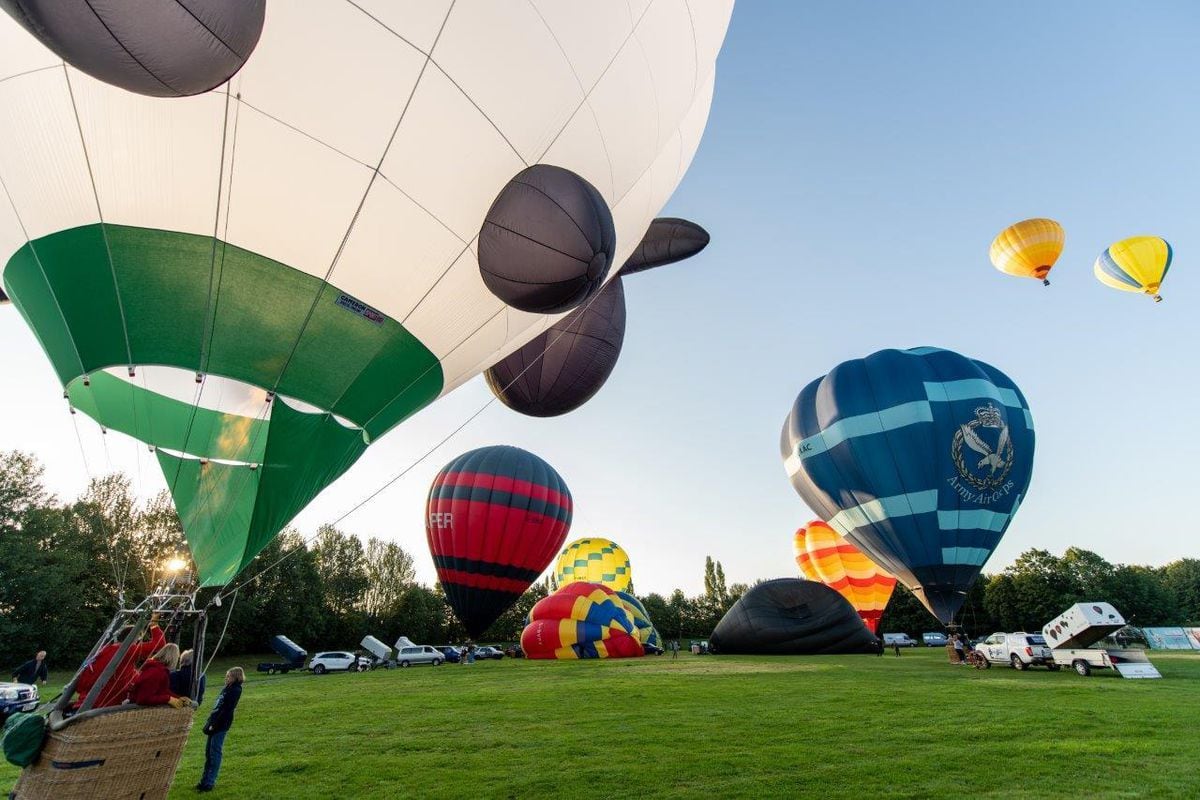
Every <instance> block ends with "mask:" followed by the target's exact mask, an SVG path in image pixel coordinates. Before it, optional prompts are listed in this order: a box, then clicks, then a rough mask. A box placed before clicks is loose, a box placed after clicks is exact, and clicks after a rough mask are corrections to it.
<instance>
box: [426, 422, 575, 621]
mask: <svg viewBox="0 0 1200 800" xmlns="http://www.w3.org/2000/svg"><path fill="white" fill-rule="evenodd" d="M571 514H572V502H571V492H570V490H569V489H567V485H566V483H565V482H564V481H563V479H562V478H561V477H560V476H559V474H558V473H557V472H555V471H554V468H553V467H551V466H550V465H549V464H547V463H546V462H545V461H543V460H542V459H540V458H538V457H537V456H535V455H534V454H533V453H530V452H527V451H525V450H522V449H520V448H519V447H511V446H508V445H496V446H493V447H483V448H480V449H478V450H472V451H470V452H467V453H463V454H462V455H461V456H459V457H458V458H456V459H454V460H453V461H451V462H450V463H449V464H447V465H446V466H445V467H443V468H442V470H441V472H439V473H438V475H437V477H436V478H434V481H433V485H432V486H431V487H430V489H429V499H428V502H427V503H426V516H425V533H426V537H427V539H428V540H429V552H430V554H431V555H432V556H433V563H434V566H435V567H436V568H437V574H438V580H439V581H440V582H441V584H442V588H443V589H444V590H445V592H446V599H447V601H448V602H449V603H450V607H451V608H452V609H454V614H455V616H457V617H458V619H459V621H460V622H462V623H463V625H464V626H465V627H466V629H467V633H469V634H470V635H471V636H472V637H476V638H477V637H478V636H480V635H481V634H482V633H483V632H484V631H486V630H487V629H488V627H489V626H490V625H491V624H492V623H493V622H495V621H496V620H497V619H498V618H499V617H500V615H501V614H503V613H504V612H505V611H507V610H508V608H509V607H510V606H511V605H512V604H513V603H514V602H516V600H517V598H519V597H520V596H521V594H522V593H524V591H525V590H526V589H528V588H529V586H530V584H532V583H533V582H534V581H535V580H537V578H538V576H539V575H541V574H542V571H543V570H545V569H546V567H547V566H548V565H549V564H550V561H551V559H553V558H554V554H555V552H557V551H558V548H559V547H561V546H562V543H563V540H564V539H566V537H567V531H568V530H570V527H571Z"/></svg>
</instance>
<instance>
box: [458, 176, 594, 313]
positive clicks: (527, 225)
mask: <svg viewBox="0 0 1200 800" xmlns="http://www.w3.org/2000/svg"><path fill="white" fill-rule="evenodd" d="M616 248H617V234H616V229H615V228H614V226H613V218H612V212H611V211H610V210H609V208H608V204H607V203H605V202H604V198H603V197H602V196H601V195H600V192H598V191H597V190H596V187H594V186H592V185H591V184H590V183H588V182H587V181H585V180H584V179H583V178H581V177H579V176H578V175H576V174H575V173H574V172H571V171H570V170H569V169H563V168H562V167H555V166H551V165H550V164H534V165H533V166H532V167H526V168H525V169H523V170H521V171H520V172H519V173H517V175H516V177H514V178H513V179H512V180H510V181H509V182H508V183H507V184H506V185H505V186H504V188H503V189H502V190H501V191H500V194H498V195H497V196H496V199H495V200H494V201H493V202H492V206H491V208H489V209H488V213H487V217H485V218H484V221H483V226H482V227H481V228H480V229H479V274H480V277H481V278H483V282H484V284H485V285H486V286H487V287H488V289H489V290H490V291H491V293H492V294H494V295H495V296H496V297H498V298H500V299H501V300H503V301H504V302H505V303H507V304H508V305H510V306H512V307H513V308H517V309H520V310H521V311H529V312H533V313H536V314H557V313H561V312H563V311H570V310H571V309H573V308H576V307H577V306H579V305H580V304H581V303H583V302H584V301H585V300H587V299H588V298H589V297H591V296H592V295H593V294H594V293H595V292H597V291H598V290H599V289H600V287H601V286H602V285H603V284H604V277H605V276H606V275H608V270H609V267H610V266H611V265H612V260H613V254H614V252H615V251H616Z"/></svg>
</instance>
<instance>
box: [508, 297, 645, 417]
mask: <svg viewBox="0 0 1200 800" xmlns="http://www.w3.org/2000/svg"><path fill="white" fill-rule="evenodd" d="M624 341H625V286H624V283H623V281H622V280H621V279H620V278H617V279H615V280H613V281H612V282H611V283H609V284H608V285H607V286H605V287H604V289H603V290H602V291H601V292H600V294H599V296H597V297H595V298H594V299H592V300H591V301H590V302H589V303H588V304H587V305H586V306H584V307H583V308H579V309H576V310H575V311H573V312H571V313H570V314H568V315H567V316H565V317H563V318H562V319H560V320H559V321H558V322H556V323H554V324H553V325H551V326H550V328H549V329H548V330H547V331H546V332H545V333H543V334H540V335H539V336H538V337H537V338H535V339H533V340H532V341H531V342H529V344H527V345H525V346H524V347H522V348H521V349H520V350H517V351H516V352H515V353H512V354H510V355H509V356H508V357H507V358H505V359H504V360H502V361H499V362H497V363H496V364H495V365H493V366H492V367H491V368H490V369H488V371H487V372H485V373H484V377H485V378H486V379H487V384H488V388H489V389H491V390H492V394H494V395H495V396H496V397H497V398H498V399H499V400H500V402H502V403H504V405H506V406H508V407H509V408H511V409H513V410H514V411H517V412H520V413H522V414H525V415H527V416H531V417H556V416H559V415H560V414H566V413H568V412H570V411H574V410H575V409H577V408H579V407H580V406H581V405H583V404H584V403H586V402H587V401H588V400H590V399H591V398H592V397H593V396H594V395H595V394H596V392H598V391H600V388H601V387H602V386H604V382H605V381H607V380H608V376H609V375H611V374H612V371H613V368H614V367H616V365H617V357H618V356H620V355H621V344H622V343H623V342H624Z"/></svg>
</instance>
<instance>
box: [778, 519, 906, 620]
mask: <svg viewBox="0 0 1200 800" xmlns="http://www.w3.org/2000/svg"><path fill="white" fill-rule="evenodd" d="M792 545H793V548H794V550H795V553H796V564H797V566H799V567H800V571H801V572H802V573H804V576H805V577H806V578H808V579H809V580H814V581H820V582H821V583H823V584H825V585H826V586H828V587H829V588H831V589H834V590H836V591H837V592H838V593H839V594H840V595H841V596H842V597H844V598H846V599H847V600H849V601H850V605H852V606H854V610H855V611H857V612H858V615H859V616H860V617H862V621H863V622H864V623H866V626H867V628H868V629H870V631H871V633H877V632H878V628H879V618H880V617H881V616H883V610H884V609H885V608H887V604H888V600H890V599H891V597H892V590H894V589H895V588H896V578H895V576H893V575H892V574H891V573H890V572H888V571H887V570H885V569H882V568H880V567H878V566H876V564H875V562H874V561H872V560H871V559H869V558H867V557H866V556H865V555H864V554H863V552H862V551H861V550H859V549H858V548H857V547H855V546H854V545H852V544H850V542H848V541H846V539H845V537H843V536H842V535H841V534H840V533H838V532H837V531H835V530H834V529H833V528H831V527H829V526H828V525H826V524H825V523H824V522H822V521H821V520H819V519H818V520H813V521H812V522H810V523H808V527H807V528H801V529H800V530H798V531H796V536H795V538H794V539H793V541H792Z"/></svg>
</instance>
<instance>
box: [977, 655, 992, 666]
mask: <svg viewBox="0 0 1200 800" xmlns="http://www.w3.org/2000/svg"><path fill="white" fill-rule="evenodd" d="M979 662H980V663H979V668H980V669H991V668H992V662H991V661H988V659H987V656H980V657H979Z"/></svg>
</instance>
